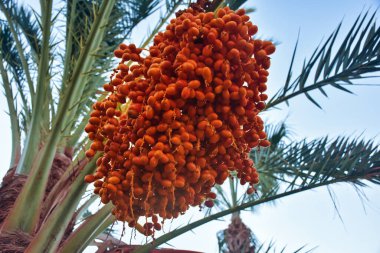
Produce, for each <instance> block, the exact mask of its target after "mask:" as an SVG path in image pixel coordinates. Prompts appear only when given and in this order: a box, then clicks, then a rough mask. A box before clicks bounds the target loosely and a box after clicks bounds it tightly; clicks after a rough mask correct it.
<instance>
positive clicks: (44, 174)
mask: <svg viewBox="0 0 380 253" xmlns="http://www.w3.org/2000/svg"><path fill="white" fill-rule="evenodd" d="M52 4H53V3H52V0H50V1H47V2H46V12H44V14H43V15H42V20H43V41H42V55H41V58H40V64H39V69H38V82H37V94H36V95H37V97H36V99H37V100H36V104H35V106H33V114H32V122H31V128H30V131H29V133H28V136H27V140H26V142H25V147H26V148H25V149H24V153H23V155H22V157H21V159H20V162H19V164H18V166H17V169H16V173H24V174H27V173H28V172H29V171H30V174H29V176H28V179H27V181H26V182H25V185H24V187H23V188H22V190H21V192H20V194H19V196H18V197H17V200H16V202H15V204H14V206H13V208H12V210H11V211H10V213H9V214H8V216H7V218H6V219H5V221H4V224H3V227H2V229H3V230H7V231H13V230H22V231H24V232H28V233H32V231H33V230H34V228H35V225H36V224H37V223H38V221H39V218H40V216H39V212H40V206H41V201H42V199H43V196H44V193H45V187H46V182H47V179H48V176H49V172H50V166H49V168H47V169H46V168H44V167H42V168H41V167H39V166H38V165H39V162H40V161H41V159H42V160H44V161H45V159H46V158H45V157H43V156H41V152H39V151H38V150H39V145H40V137H41V129H40V128H41V121H42V119H41V117H42V113H41V111H42V109H43V108H42V106H43V104H44V101H45V97H44V95H45V89H46V83H45V82H46V81H47V80H46V77H47V75H48V72H49V62H50V61H49V58H50V56H49V48H50V47H49V40H50V33H51V31H50V28H51V14H52ZM36 156H37V157H36ZM53 157H54V156H53ZM26 210H28V211H26Z"/></svg>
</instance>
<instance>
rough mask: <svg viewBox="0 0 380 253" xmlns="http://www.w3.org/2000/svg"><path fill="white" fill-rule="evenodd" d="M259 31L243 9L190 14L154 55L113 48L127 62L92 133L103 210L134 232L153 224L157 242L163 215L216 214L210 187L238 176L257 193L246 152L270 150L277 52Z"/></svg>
mask: <svg viewBox="0 0 380 253" xmlns="http://www.w3.org/2000/svg"><path fill="white" fill-rule="evenodd" d="M256 32H257V26H255V25H254V24H252V22H250V21H249V17H248V16H247V15H245V11H244V10H243V9H240V10H238V11H236V12H235V11H232V10H230V9H229V8H228V7H225V8H222V9H219V10H218V11H217V12H216V14H214V13H213V12H205V11H202V10H200V9H196V8H189V9H187V10H185V11H182V12H181V13H179V14H177V17H176V18H175V19H173V20H171V21H170V24H169V25H168V26H167V27H166V30H165V31H164V32H160V33H158V34H157V35H156V36H155V37H154V44H153V45H152V46H151V47H150V48H149V51H148V52H147V53H146V54H145V52H144V49H141V48H137V47H136V46H135V45H133V44H131V45H128V46H127V45H125V44H121V45H120V47H119V48H118V49H117V50H115V52H114V54H115V56H116V57H117V58H120V59H121V61H120V63H119V65H118V67H117V68H116V69H115V73H114V75H113V76H112V79H111V81H110V83H108V84H105V85H104V89H105V91H107V92H109V93H110V94H109V95H108V97H107V98H105V99H104V100H102V101H99V102H96V103H95V104H94V105H93V111H92V113H91V118H90V120H89V124H88V125H87V126H86V129H85V131H86V132H87V133H88V136H89V138H90V139H91V140H92V141H93V143H92V145H91V148H90V149H89V150H87V152H86V155H87V156H88V157H93V156H94V155H95V153H96V152H101V156H100V158H98V160H97V169H96V172H95V173H94V174H91V175H88V176H86V178H85V180H86V182H88V183H92V182H94V186H95V190H94V191H95V193H96V194H99V195H100V197H101V201H102V202H103V203H108V202H109V201H112V203H113V204H114V206H115V208H114V210H113V214H114V215H115V216H116V218H117V219H118V220H121V221H127V222H128V223H129V226H131V227H134V226H136V224H137V221H138V219H139V217H145V219H146V223H145V224H144V226H143V228H144V231H145V232H144V233H145V234H146V235H152V234H153V233H154V231H155V230H160V229H161V224H160V223H159V221H158V220H159V218H158V216H159V217H161V218H162V220H164V219H171V218H176V217H178V216H179V215H180V214H182V213H184V212H186V210H187V209H188V208H189V206H199V205H201V204H202V203H205V205H206V206H208V207H211V206H212V205H213V201H212V200H213V199H215V197H216V194H215V193H213V192H212V191H211V190H212V187H213V186H214V185H215V184H222V183H223V182H224V181H225V180H226V179H227V177H228V176H230V172H231V171H236V174H237V177H238V178H239V179H240V182H241V184H245V183H248V184H249V185H250V187H249V188H248V193H252V192H253V185H254V184H257V183H258V181H259V178H258V173H257V171H256V169H255V167H254V164H253V162H252V161H251V160H250V159H249V157H248V153H249V151H250V149H252V148H254V147H258V146H262V147H267V146H269V142H268V140H266V134H265V132H264V131H263V129H264V126H263V121H262V120H261V118H260V117H259V116H258V113H259V112H260V111H261V110H263V109H264V108H265V103H264V101H265V100H266V99H267V95H266V94H264V92H265V90H266V89H267V86H266V81H267V76H268V71H267V69H268V68H269V66H270V58H269V57H268V55H270V54H272V53H273V52H274V51H275V47H274V45H273V44H272V43H271V42H269V41H262V40H255V39H253V38H252V36H253V35H254V34H255V33H256ZM144 54H145V55H147V56H146V57H144V56H143V55H144ZM127 62H134V64H132V65H129V64H127ZM126 105H128V106H126Z"/></svg>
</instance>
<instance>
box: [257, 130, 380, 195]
mask: <svg viewBox="0 0 380 253" xmlns="http://www.w3.org/2000/svg"><path fill="white" fill-rule="evenodd" d="M269 157H270V158H269V159H266V161H265V162H263V163H261V165H262V166H258V170H259V173H261V175H268V176H269V175H271V176H274V177H276V178H277V179H278V180H280V181H282V182H285V183H288V187H289V189H295V188H298V187H300V186H301V187H303V186H306V185H309V184H315V183H323V182H327V181H329V180H335V179H337V178H341V177H350V176H353V179H352V180H350V182H351V183H354V184H357V185H359V186H364V185H365V183H364V182H363V181H361V180H359V178H361V179H367V180H368V181H370V182H372V183H375V184H380V177H379V175H378V174H376V167H377V165H376V164H377V163H379V162H380V151H379V149H378V147H377V145H375V144H374V143H373V141H364V140H362V139H358V138H357V139H352V140H351V139H349V138H347V137H337V138H335V139H332V140H329V138H328V137H324V138H320V139H315V140H311V141H307V140H302V141H299V142H295V143H292V144H289V145H287V146H284V147H283V148H281V147H280V148H279V149H277V150H274V151H272V152H271V154H269ZM372 173H375V174H373V176H369V175H371V174H372ZM359 174H361V175H363V177H364V178H363V177H357V176H358V175H359ZM364 175H367V176H364Z"/></svg>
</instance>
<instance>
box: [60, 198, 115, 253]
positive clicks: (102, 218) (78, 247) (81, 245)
mask: <svg viewBox="0 0 380 253" xmlns="http://www.w3.org/2000/svg"><path fill="white" fill-rule="evenodd" d="M112 209H113V206H112V205H111V204H107V205H105V206H104V207H102V208H101V209H100V210H99V211H97V212H96V213H95V214H94V215H91V216H90V217H88V218H87V219H86V220H85V221H84V222H83V223H82V224H81V225H80V226H79V227H78V228H77V229H76V230H75V231H74V232H73V233H72V234H71V235H70V236H69V238H67V240H66V241H64V242H63V244H62V246H61V248H60V249H59V250H58V252H59V253H72V252H82V251H83V250H84V249H85V248H86V247H87V246H88V245H89V244H90V243H91V242H92V241H93V240H94V239H95V238H96V237H97V236H98V235H99V234H100V233H102V232H103V231H104V230H105V229H106V228H107V227H109V226H110V225H111V224H112V223H113V222H114V221H115V218H114V216H113V215H112V214H111V211H112Z"/></svg>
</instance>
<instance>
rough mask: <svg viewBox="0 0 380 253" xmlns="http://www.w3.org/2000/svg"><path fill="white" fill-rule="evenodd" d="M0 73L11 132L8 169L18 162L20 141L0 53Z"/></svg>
mask: <svg viewBox="0 0 380 253" xmlns="http://www.w3.org/2000/svg"><path fill="white" fill-rule="evenodd" d="M0 73H1V77H2V79H3V87H4V92H5V97H6V99H7V103H8V110H9V118H10V121H11V132H12V155H11V163H10V166H9V167H10V168H12V167H14V166H15V165H16V164H17V162H18V160H19V159H20V153H21V141H20V126H19V124H18V117H17V110H16V107H15V104H14V102H15V101H14V97H13V92H12V86H11V84H10V82H9V78H8V74H7V71H6V69H5V67H4V64H3V57H2V54H1V52H0Z"/></svg>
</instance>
